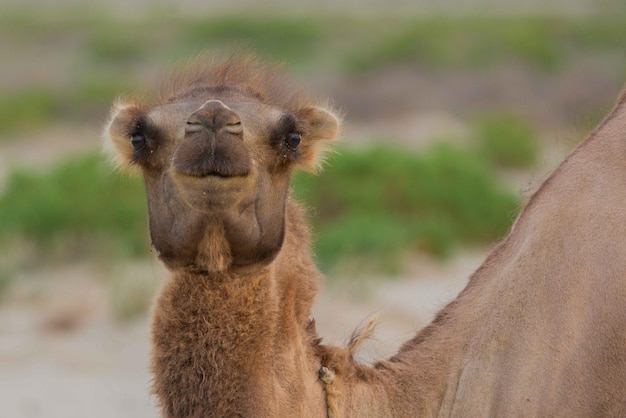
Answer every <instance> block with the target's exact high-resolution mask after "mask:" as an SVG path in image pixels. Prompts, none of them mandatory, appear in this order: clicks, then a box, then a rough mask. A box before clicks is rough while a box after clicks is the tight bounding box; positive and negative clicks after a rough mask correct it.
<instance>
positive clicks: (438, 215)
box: [293, 145, 517, 271]
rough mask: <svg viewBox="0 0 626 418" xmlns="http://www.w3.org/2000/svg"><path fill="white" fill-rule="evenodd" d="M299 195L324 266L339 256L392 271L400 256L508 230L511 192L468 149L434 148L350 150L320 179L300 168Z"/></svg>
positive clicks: (443, 251) (441, 252) (441, 251)
mask: <svg viewBox="0 0 626 418" xmlns="http://www.w3.org/2000/svg"><path fill="white" fill-rule="evenodd" d="M293 186H294V189H295V195H296V197H297V198H298V199H300V200H302V201H303V202H305V203H306V205H307V206H308V207H311V208H313V214H314V217H313V220H314V224H315V228H314V236H315V237H317V240H316V243H315V253H316V256H317V258H318V261H319V263H320V264H321V265H322V267H323V268H325V269H331V268H333V267H334V266H335V265H337V263H338V262H339V261H340V260H341V259H342V258H344V257H367V258H369V259H370V261H371V260H372V259H374V260H378V262H377V264H378V266H379V267H380V268H381V269H383V270H386V271H389V270H390V266H391V269H393V265H394V263H395V262H397V261H398V260H399V258H398V257H399V256H398V255H399V254H400V255H403V254H405V253H411V252H415V251H420V252H427V253H430V254H433V255H436V256H439V257H445V256H446V255H448V254H449V253H450V252H451V250H452V248H453V247H454V246H455V245H458V244H478V243H486V242H491V241H493V240H494V239H497V238H498V237H501V236H502V235H503V234H504V233H505V231H506V230H507V229H508V227H509V225H510V222H511V220H512V219H513V215H514V213H515V211H516V208H517V202H516V198H515V197H514V196H513V195H512V194H511V193H509V192H507V191H505V190H503V189H502V188H501V187H500V186H498V185H497V184H496V182H495V180H494V175H493V173H491V172H490V170H489V168H488V167H487V166H486V165H485V164H484V163H481V161H480V160H479V159H476V158H475V157H472V155H471V154H470V153H467V152H463V151H460V150H457V149H454V148H452V147H450V146H444V145H442V146H437V147H434V148H432V149H431V150H429V151H428V152H425V153H423V154H413V153H407V152H405V151H402V150H397V149H390V148H382V147H377V148H372V149H368V150H361V151H347V150H344V152H343V153H342V154H341V156H339V157H333V158H332V161H330V163H329V164H328V169H327V170H326V171H325V172H324V173H322V174H321V175H320V176H318V177H311V176H306V175H302V174H298V175H297V176H296V177H295V178H294V182H293Z"/></svg>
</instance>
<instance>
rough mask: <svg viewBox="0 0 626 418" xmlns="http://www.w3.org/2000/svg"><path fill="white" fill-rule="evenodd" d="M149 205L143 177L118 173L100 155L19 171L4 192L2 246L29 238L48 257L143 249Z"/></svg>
mask: <svg viewBox="0 0 626 418" xmlns="http://www.w3.org/2000/svg"><path fill="white" fill-rule="evenodd" d="M145 211H146V209H145V198H144V191H143V185H142V184H141V182H140V181H139V180H138V179H134V178H128V177H124V176H121V175H118V174H117V173H115V172H114V171H113V169H111V168H110V167H108V166H107V165H106V164H105V163H104V161H103V158H102V157H101V156H100V155H87V156H83V157H77V158H74V159H73V160H70V161H67V162H65V163H63V164H60V165H59V166H57V167H56V168H54V169H53V170H52V171H50V172H45V173H32V172H26V171H15V172H13V173H12V174H11V175H10V177H9V179H8V182H7V187H6V190H5V192H4V194H3V195H2V196H0V246H5V245H11V244H10V242H12V241H15V240H18V241H19V240H25V241H27V242H29V243H32V244H33V245H34V246H35V253H36V254H35V255H36V257H38V258H39V259H42V260H44V261H46V260H47V261H49V260H51V259H54V260H59V259H72V258H84V257H102V256H104V257H108V256H119V255H124V256H139V255H145V254H147V253H148V238H147V222H146V213H145ZM4 252H5V253H6V251H4Z"/></svg>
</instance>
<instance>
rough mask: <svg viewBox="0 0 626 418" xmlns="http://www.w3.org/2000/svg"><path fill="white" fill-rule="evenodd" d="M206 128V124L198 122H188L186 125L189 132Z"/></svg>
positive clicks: (186, 130)
mask: <svg viewBox="0 0 626 418" xmlns="http://www.w3.org/2000/svg"><path fill="white" fill-rule="evenodd" d="M202 130H204V125H202V124H201V123H197V122H187V125H186V126H185V132H187V133H195V132H200V131H202Z"/></svg>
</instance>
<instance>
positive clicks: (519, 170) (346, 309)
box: [0, 0, 626, 418]
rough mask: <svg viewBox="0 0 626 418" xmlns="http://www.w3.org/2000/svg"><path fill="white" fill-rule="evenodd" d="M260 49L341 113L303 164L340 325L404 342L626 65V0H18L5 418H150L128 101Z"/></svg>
mask: <svg viewBox="0 0 626 418" xmlns="http://www.w3.org/2000/svg"><path fill="white" fill-rule="evenodd" d="M232 46H237V47H242V46H243V47H245V48H247V49H249V50H251V51H255V52H256V53H257V54H258V55H259V56H261V57H262V58H263V59H265V60H267V61H279V62H284V63H285V69H286V70H287V71H288V72H290V73H291V74H292V75H293V76H294V77H295V78H296V79H298V80H300V81H301V82H302V84H304V85H305V86H307V87H308V88H309V89H310V90H311V91H313V92H314V93H315V94H319V95H321V96H329V97H330V98H331V102H332V103H333V105H334V106H335V107H337V108H338V109H341V111H342V112H344V113H345V124H346V127H345V130H344V140H343V141H342V142H341V144H340V145H339V147H338V151H339V152H338V153H336V154H335V155H333V156H332V157H331V158H330V160H329V163H328V165H327V169H326V170H325V171H324V173H323V174H321V175H319V176H317V177H310V176H305V175H297V176H296V177H295V178H294V181H293V186H294V188H295V194H296V196H297V197H298V199H300V200H301V201H303V202H304V203H305V204H306V206H307V207H308V208H310V211H309V213H310V217H311V223H312V224H313V228H314V237H315V253H316V258H317V261H318V264H319V265H320V267H321V269H322V270H323V271H324V273H325V275H326V277H327V278H326V282H325V288H324V291H323V292H322V294H321V295H320V297H319V300H318V303H317V305H316V308H315V309H316V310H315V317H316V319H317V323H318V329H319V331H320V333H321V334H322V336H324V338H325V340H326V341H330V342H337V343H342V342H344V341H345V340H346V339H347V337H348V336H349V334H350V332H351V331H352V329H353V328H354V327H355V326H356V325H358V324H359V323H360V322H361V321H363V320H366V319H367V318H368V317H369V316H370V315H373V314H375V315H377V316H378V317H379V319H380V325H379V332H378V333H377V338H376V339H375V340H373V341H371V342H370V343H369V345H368V347H367V348H366V350H365V351H364V352H363V354H362V356H363V360H364V361H368V360H369V359H370V358H372V357H377V356H387V355H389V354H391V353H392V352H394V351H395V350H396V349H397V347H398V346H399V344H400V343H401V342H402V341H404V340H406V339H408V338H410V337H411V336H412V335H413V334H414V331H415V330H417V329H418V328H420V327H421V326H423V325H425V324H426V323H427V322H428V321H430V319H431V318H432V315H433V313H434V312H435V311H436V310H438V309H439V308H441V307H442V306H443V305H444V304H445V302H447V301H449V300H450V299H451V298H453V297H454V296H455V295H456V293H457V292H458V291H459V290H460V289H461V288H462V287H463V286H464V284H465V283H466V280H467V278H468V277H469V275H470V274H471V273H472V271H473V270H474V269H475V268H476V267H478V265H479V264H480V262H481V261H482V259H483V258H484V256H485V255H486V254H487V252H488V251H489V249H490V248H492V246H493V245H494V243H495V242H497V240H498V239H499V238H501V237H503V235H504V234H506V231H507V230H508V228H509V227H510V224H511V222H512V221H513V219H514V217H515V215H516V213H517V212H518V210H519V208H520V206H521V205H523V203H524V202H525V201H526V199H527V198H528V197H529V196H530V194H531V193H532V192H533V190H535V189H536V187H537V186H539V184H540V183H541V181H542V180H543V179H545V177H546V176H547V175H548V174H549V173H550V171H551V170H552V169H554V167H555V166H556V165H557V164H558V163H559V161H561V160H562V159H563V157H564V156H565V155H566V154H567V153H568V152H569V151H570V150H572V149H573V148H574V147H575V146H576V145H577V144H578V143H580V141H581V140H582V139H584V137H585V136H586V135H587V134H588V133H589V131H590V130H591V129H592V128H593V127H594V126H595V125H596V124H597V123H598V122H599V121H600V120H601V119H602V117H604V116H605V115H606V113H607V112H608V111H609V110H610V108H611V107H612V105H613V103H614V101H615V99H616V97H617V95H618V94H619V92H620V90H621V88H622V85H623V83H624V80H625V79H626V71H625V70H626V3H624V2H619V1H617V0H616V1H614V2H612V1H608V0H606V1H604V0H554V1H552V2H546V1H539V0H536V1H535V0H532V1H524V2H520V1H510V0H501V1H489V0H471V1H467V0H451V1H446V2H437V1H431V0H414V1H404V0H399V1H396V2H382V1H375V0H365V1H359V2H357V1H344V2H337V1H328V0H323V1H321V0H317V1H315V2H312V1H310V2H300V3H298V4H297V5H294V4H293V2H290V1H287V0H273V1H266V2H263V3H260V2H257V1H253V0H228V1H225V0H207V1H206V2H204V3H203V4H197V2H195V1H191V0H183V1H178V2H176V3H174V2H172V3H169V2H165V1H158V2H154V1H150V2H149V1H146V0H124V1H120V0H110V1H108V2H90V3H89V5H88V4H87V2H81V1H77V0H76V1H66V0H49V1H45V0H30V1H24V0H21V1H18V0H0V57H1V64H0V405H2V406H1V407H0V418H14V417H25V418H26V417H65V418H67V417H96V418H99V417H134V418H138V417H139V418H141V417H153V416H156V412H155V406H154V399H153V398H151V397H150V396H149V385H150V377H149V374H148V372H147V364H148V353H149V333H148V327H149V315H148V311H149V308H150V302H151V299H152V297H153V295H154V292H155V290H156V289H158V286H159V284H160V283H161V282H162V281H163V280H164V279H165V278H166V277H167V273H166V272H165V271H164V270H163V268H162V266H161V265H160V263H159V262H158V260H156V259H155V258H154V257H153V255H152V254H151V252H150V247H149V239H148V236H147V228H146V213H145V201H144V200H145V197H144V192H143V187H142V184H141V180H140V179H139V178H135V177H130V176H126V175H120V174H119V173H117V172H116V171H115V170H114V169H113V168H111V167H110V166H109V165H108V164H107V162H106V159H105V158H104V157H103V156H102V155H101V153H100V148H101V142H100V137H101V129H102V125H103V123H104V122H105V121H106V118H107V113H108V108H109V106H110V104H111V102H112V101H114V100H115V99H116V98H117V97H119V96H120V95H123V94H125V93H126V94H127V93H133V92H136V91H140V90H141V89H143V88H145V87H147V86H150V85H152V84H153V83H154V81H155V80H157V79H158V77H159V74H162V73H163V72H166V71H167V70H168V69H170V68H171V67H172V66H173V65H175V64H176V63H177V62H180V60H184V59H188V58H190V57H193V56H194V55H195V54H197V53H199V52H201V51H205V50H209V51H211V50H214V51H223V50H224V49H227V48H228V47H232Z"/></svg>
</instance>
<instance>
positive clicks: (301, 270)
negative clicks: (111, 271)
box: [107, 58, 626, 417]
mask: <svg viewBox="0 0 626 418" xmlns="http://www.w3.org/2000/svg"><path fill="white" fill-rule="evenodd" d="M278 80H280V77H279V76H278V75H277V73H276V72H275V70H274V69H266V68H265V67H260V66H259V64H258V63H257V62H256V61H254V60H251V59H248V58H244V59H241V60H239V59H231V60H229V61H227V63H226V64H223V65H221V64H220V65H217V67H215V66H213V67H210V68H209V69H202V68H200V69H198V70H193V71H189V70H188V71H187V72H183V74H182V75H180V76H179V77H178V78H176V81H174V82H172V83H171V85H170V87H168V89H166V90H167V94H166V95H167V98H165V99H164V100H163V101H162V102H161V103H160V104H157V105H155V106H153V107H148V106H146V105H145V104H141V105H139V104H137V103H134V104H131V105H118V106H117V107H116V109H115V110H114V112H113V116H112V118H111V122H110V123H109V125H108V127H107V132H108V134H107V135H108V137H109V146H110V148H111V149H113V150H114V151H115V153H116V154H117V159H118V161H120V163H121V164H122V165H134V166H136V167H138V168H140V169H141V171H142V173H143V175H144V178H145V180H146V189H147V193H148V207H149V215H150V224H151V235H152V239H153V244H154V246H155V248H156V249H157V251H159V252H160V254H161V258H162V259H163V261H164V262H165V264H166V265H167V266H168V267H169V268H170V270H171V271H172V278H171V279H170V280H169V281H168V282H167V283H166V284H165V285H164V287H163V289H162V291H161V294H160V296H159V298H158V300H157V302H156V305H155V308H154V314H153V326H152V343H153V353H152V372H153V375H154V387H153V388H154V393H155V394H156V396H157V399H158V400H159V403H160V406H161V409H162V413H163V416H165V417H211V416H215V417H231V416H240V417H286V416H289V417H292V416H293V417H324V416H328V415H329V414H330V415H331V416H341V417H435V416H458V417H474V416H533V417H543V416H563V417H590V416H609V417H622V416H626V379H625V378H624V376H626V355H625V354H626V307H625V306H626V305H625V303H624V301H626V242H625V237H626V211H625V210H624V202H626V192H625V191H626V163H625V162H626V109H624V97H625V96H624V95H622V97H621V98H620V101H619V102H618V105H617V106H616V108H615V110H614V111H613V112H612V114H611V115H610V116H609V117H608V118H607V119H606V121H605V122H604V123H603V124H602V125H601V126H600V127H599V128H598V129H597V130H596V131H595V132H594V133H593V134H592V135H591V137H590V139H589V140H587V141H586V142H585V143H583V144H582V145H581V146H580V147H579V148H578V149H577V150H576V151H575V152H574V153H573V154H572V155H571V156H570V157H569V158H568V159H567V160H566V161H565V162H564V163H563V164H562V165H561V166H560V167H559V168H558V169H557V170H556V171H555V173H554V174H553V175H552V176H551V177H550V178H549V179H548V180H547V181H546V182H545V184H544V185H543V186H542V187H541V188H540V190H539V191H538V192H537V193H536V194H535V196H534V197H533V198H532V199H531V201H530V203H529V204H528V205H527V207H526V208H525V209H524V211H523V212H522V213H521V215H520V216H519V218H518V220H517V221H516V222H515V224H514V227H513V228H512V230H511V233H510V234H509V235H508V236H507V237H506V238H505V239H504V240H503V241H502V243H501V244H500V245H499V246H498V247H497V248H496V249H495V250H494V251H493V252H492V254H491V255H490V256H489V257H488V258H487V260H486V261H485V262H484V264H483V265H482V266H481V267H480V268H479V269H478V270H477V271H476V272H475V273H474V275H473V276H472V277H471V279H470V282H469V284H468V286H467V287H466V288H465V289H464V290H463V291H462V292H461V294H460V295H459V296H458V298H457V299H456V300H455V301H453V302H452V303H450V304H449V305H448V306H447V307H446V308H445V309H443V310H442V311H441V312H440V313H439V314H438V315H437V317H436V318H435V320H434V321H433V322H432V323H431V324H430V325H429V326H427V327H426V328H424V329H423V330H422V331H420V332H419V333H418V334H417V335H416V337H415V338H413V339H412V340H410V341H408V342H407V343H405V344H404V346H403V347H402V348H401V349H400V351H399V352H398V353H397V354H396V355H395V356H393V357H392V358H390V359H389V360H386V361H381V362H378V363H376V364H374V365H373V366H371V367H370V366H366V365H362V364H359V363H357V362H356V361H355V360H354V350H355V349H356V348H358V346H359V344H360V343H361V341H362V338H361V337H359V336H358V335H357V336H355V337H354V338H353V339H352V340H351V343H350V344H349V346H348V347H346V348H342V347H331V346H326V345H324V344H322V343H321V340H320V339H319V337H318V336H317V334H316V331H315V326H314V322H313V321H311V320H310V314H311V306H312V304H313V301H314V297H315V294H316V292H317V290H318V284H317V276H318V273H317V270H316V268H315V266H314V265H313V263H312V261H311V259H310V255H309V253H310V249H309V244H308V232H307V228H306V226H305V219H304V216H303V215H302V213H301V210H300V209H299V208H298V206H297V204H296V203H294V202H293V201H292V200H291V199H290V197H289V193H288V184H289V176H290V173H291V171H292V170H293V169H295V168H305V169H312V168H314V167H315V166H316V165H317V163H316V161H318V154H319V152H320V149H321V148H323V147H324V146H325V144H326V143H328V141H329V140H332V139H333V138H334V137H335V136H336V134H337V129H338V126H337V118H336V117H334V116H332V114H331V113H329V112H328V111H327V110H324V109H323V108H321V107H318V105H315V104H313V105H312V104H309V103H307V102H306V100H303V97H304V96H302V95H300V94H298V95H295V96H293V97H292V96H290V95H289V94H288V92H287V91H285V90H284V89H283V86H284V84H282V82H280V81H278ZM213 99H215V100H219V102H214V101H209V102H206V103H205V104H204V105H203V104H202V103H203V102H205V101H206V100H213ZM209 105H210V106H209ZM231 111H233V112H235V113H236V114H237V115H238V116H240V117H241V120H242V125H243V127H244V131H243V134H242V137H241V138H240V137H239V136H237V135H235V134H233V133H232V132H235V131H236V126H235V125H224V124H222V123H218V122H215V124H212V122H207V125H206V130H205V131H199V130H198V129H196V128H193V126H192V128H189V124H187V125H185V121H186V120H191V119H188V118H190V116H191V115H198V114H200V116H202V118H201V119H202V120H207V121H212V120H214V121H217V120H221V119H224V117H223V116H224V115H227V114H228V115H230V113H228V112H231ZM281 115H282V116H281ZM285 115H291V116H289V118H291V119H289V120H290V121H292V122H289V123H288V124H287V125H286V126H287V128H284V126H283V125H284V121H285V119H284V117H286V116H285ZM220 118H221V119H220ZM194 120H196V119H194ZM229 120H230V119H229ZM232 123H234V122H232ZM185 126H187V127H186V128H184V131H185V132H182V130H183V129H181V127H185ZM229 126H235V127H229ZM290 126H291V127H290ZM281 127H282V128H281ZM283 128H284V129H283ZM281 129H282V130H281ZM294 130H298V132H301V133H302V142H301V144H300V145H299V147H298V148H297V150H293V149H290V148H285V144H283V143H282V142H281V141H282V140H283V139H284V138H286V136H285V135H286V134H285V132H287V133H288V132H291V131H294ZM138 132H139V133H141V134H142V135H143V134H145V136H146V138H148V139H149V140H148V141H147V144H146V145H145V147H144V148H141V149H140V151H139V152H138V151H137V150H133V148H132V147H131V146H130V137H131V136H133V135H135V139H137V136H136V135H137V134H138ZM237 132H238V131H237ZM190 138H193V141H199V142H198V144H199V145H198V146H199V147H200V148H198V149H206V150H212V149H215V146H217V145H214V144H218V145H219V147H221V148H220V149H221V150H222V151H220V153H224V154H225V155H226V156H225V155H222V154H219V155H220V156H219V161H218V160H215V158H218V157H214V156H207V160H203V161H199V162H198V161H195V160H196V159H197V155H196V154H193V153H190V152H188V151H186V152H185V153H179V154H178V155H183V157H180V158H182V160H183V161H179V162H178V163H179V165H181V166H183V167H186V165H185V164H186V161H187V160H190V159H191V160H193V161H194V164H195V165H194V167H195V166H198V164H199V166H201V167H202V169H201V170H200V174H201V175H199V176H196V171H194V170H196V169H194V170H191V171H190V172H191V173H192V174H193V176H191V177H190V176H188V175H183V174H180V173H178V172H177V170H176V167H171V156H172V155H173V154H174V153H175V152H176V150H177V149H179V148H180V147H186V146H187V145H186V144H187V142H186V141H188V140H190ZM140 139H141V137H140ZM203 141H208V142H203ZM211 144H213V145H211ZM240 147H245V151H246V152H241V151H242V150H241V149H240ZM229 150H232V155H237V157H233V158H234V159H235V160H237V163H238V164H239V163H241V164H244V165H243V166H245V167H247V164H248V163H249V167H251V169H250V172H249V173H248V174H241V173H245V172H246V171H245V170H243V171H233V172H235V173H237V175H223V172H229V171H228V169H221V168H219V167H222V166H225V167H228V164H231V163H233V162H232V161H230V160H229V158H228V156H227V154H229ZM203 152H204V151H203ZM206 152H208V154H211V152H212V151H206ZM211 155H213V154H211ZM216 155H218V154H216ZM248 155H249V157H248ZM247 158H250V160H249V161H248V162H246V161H247V160H246V159H247ZM224 170H226V171H224ZM205 173H208V175H206V176H205V175H204V174H205ZM240 174H241V175H240ZM370 331H371V327H369V326H368V327H366V330H365V331H364V335H367V334H369V332H370ZM322 367H324V369H323V368H322ZM320 370H323V372H322V374H321V376H320V377H321V380H319V379H318V373H319V372H320Z"/></svg>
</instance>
